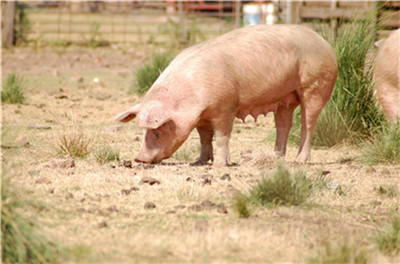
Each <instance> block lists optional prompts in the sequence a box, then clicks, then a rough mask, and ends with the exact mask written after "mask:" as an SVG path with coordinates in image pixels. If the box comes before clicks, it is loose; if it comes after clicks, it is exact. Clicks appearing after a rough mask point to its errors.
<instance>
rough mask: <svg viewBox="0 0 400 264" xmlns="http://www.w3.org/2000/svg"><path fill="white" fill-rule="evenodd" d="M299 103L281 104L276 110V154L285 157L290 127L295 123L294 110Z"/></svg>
mask: <svg viewBox="0 0 400 264" xmlns="http://www.w3.org/2000/svg"><path fill="white" fill-rule="evenodd" d="M298 105H299V103H296V104H291V105H288V106H286V105H280V106H279V107H278V109H277V111H276V112H275V126H276V141H275V154H276V156H277V157H284V156H285V154H286V145H287V140H288V137H289V132H290V129H291V128H292V124H293V112H294V110H295V109H296V107H297V106H298Z"/></svg>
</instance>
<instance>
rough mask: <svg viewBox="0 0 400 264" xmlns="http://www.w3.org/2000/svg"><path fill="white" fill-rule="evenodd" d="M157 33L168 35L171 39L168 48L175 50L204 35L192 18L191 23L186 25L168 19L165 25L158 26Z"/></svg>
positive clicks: (192, 42) (191, 43)
mask: <svg viewBox="0 0 400 264" xmlns="http://www.w3.org/2000/svg"><path fill="white" fill-rule="evenodd" d="M159 33H160V34H167V35H170V39H171V40H172V42H171V43H170V46H171V47H170V48H171V49H177V50H181V49H183V48H186V47H188V46H192V45H194V44H196V43H198V42H200V41H204V40H205V36H204V34H203V33H202V32H201V31H200V29H199V27H198V26H197V22H196V20H193V21H192V23H191V24H190V25H189V26H187V25H184V24H183V23H177V22H174V21H173V20H171V19H169V20H168V23H167V24H166V25H164V26H162V27H160V29H159Z"/></svg>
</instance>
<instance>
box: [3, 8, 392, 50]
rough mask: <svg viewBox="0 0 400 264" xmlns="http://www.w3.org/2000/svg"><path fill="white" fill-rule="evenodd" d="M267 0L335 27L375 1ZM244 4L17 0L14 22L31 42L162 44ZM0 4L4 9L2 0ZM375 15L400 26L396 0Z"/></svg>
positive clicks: (232, 17) (224, 23) (230, 24)
mask: <svg viewBox="0 0 400 264" xmlns="http://www.w3.org/2000/svg"><path fill="white" fill-rule="evenodd" d="M258 2H260V1H258ZM267 3H270V4H273V6H274V15H275V16H276V19H275V21H277V22H278V23H309V22H315V21H319V23H325V24H327V25H329V27H331V28H332V31H333V32H336V30H337V27H338V26H340V24H341V22H343V21H346V20H349V19H351V18H353V17H354V16H355V15H357V16H361V17H362V16H365V15H367V14H368V13H370V12H371V11H372V10H373V9H374V8H375V7H376V5H377V4H378V2H376V1H354V2H352V1H338V0H331V1H297V2H294V1H283V0H273V1H264V4H267ZM244 4H245V3H244V2H241V1H195V2H193V1H192V2H188V1H163V2H161V1H121V2H118V1H113V2H112V1H107V2H105V1H88V2H79V1H36V2H34V1H19V2H18V6H17V9H20V10H21V9H22V10H24V11H25V12H24V13H25V15H26V17H27V18H28V21H29V26H27V25H25V28H23V26H24V25H21V23H22V21H21V17H19V18H18V17H17V21H16V23H17V25H16V27H17V28H22V29H23V30H25V34H26V40H27V41H32V42H35V43H65V42H68V43H69V42H87V41H94V42H99V43H114V42H128V43H132V44H154V45H162V44H165V43H166V42H168V41H169V40H171V39H176V38H187V37H193V36H192V35H193V34H195V35H196V37H197V38H199V39H200V40H201V39H207V38H211V37H214V36H217V35H220V34H222V33H225V32H227V31H229V30H232V29H233V28H235V27H238V26H240V23H239V22H240V21H242V20H243V17H244V15H246V14H243V9H242V6H243V5H244ZM253 4H254V3H253ZM1 5H2V13H3V9H4V8H3V6H4V5H5V4H4V1H2V2H1ZM3 17H4V15H3ZM261 17H263V16H262V14H261ZM264 18H265V17H263V19H264ZM377 19H379V20H380V22H381V26H383V28H384V29H385V30H392V29H395V28H399V27H400V2H396V1H386V2H385V3H384V4H383V9H382V12H381V13H380V14H378V17H377ZM264 22H265V21H264ZM2 28H3V21H2ZM191 34H192V35H191Z"/></svg>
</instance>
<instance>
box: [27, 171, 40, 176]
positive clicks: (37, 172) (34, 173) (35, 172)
mask: <svg viewBox="0 0 400 264" xmlns="http://www.w3.org/2000/svg"><path fill="white" fill-rule="evenodd" d="M39 173H40V170H30V171H28V174H29V175H30V176H36V175H39Z"/></svg>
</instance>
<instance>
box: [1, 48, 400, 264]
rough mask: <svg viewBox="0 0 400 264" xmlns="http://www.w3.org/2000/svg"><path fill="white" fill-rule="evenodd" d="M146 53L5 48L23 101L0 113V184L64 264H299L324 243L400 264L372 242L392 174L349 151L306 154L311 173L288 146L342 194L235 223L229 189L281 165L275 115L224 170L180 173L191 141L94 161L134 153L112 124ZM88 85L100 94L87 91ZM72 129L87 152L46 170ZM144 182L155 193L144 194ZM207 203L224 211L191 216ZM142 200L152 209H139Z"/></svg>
mask: <svg viewBox="0 0 400 264" xmlns="http://www.w3.org/2000/svg"><path fill="white" fill-rule="evenodd" d="M143 54H144V55H145V54H146V53H145V52H143V50H136V49H134V48H127V47H118V46H114V47H113V48H108V49H78V48H67V49H55V48H51V49H50V48H48V49H41V50H37V51H34V50H31V49H13V50H3V55H2V70H3V76H2V78H3V80H4V77H5V76H7V74H8V73H10V72H13V71H15V72H17V73H20V74H21V76H23V77H24V79H25V87H26V91H25V95H26V98H27V102H26V103H25V104H23V105H19V106H18V105H2V154H1V155H2V165H3V173H2V177H3V178H10V179H11V182H12V183H13V184H14V186H16V187H17V188H18V189H19V190H22V191H23V192H21V195H22V197H23V199H26V200H34V201H36V202H37V203H39V204H40V205H41V206H38V207H32V206H27V207H26V208H24V210H23V213H24V214H26V215H29V216H30V217H31V218H32V219H34V220H35V221H36V222H37V223H39V226H40V228H42V229H43V230H44V231H45V232H46V234H47V235H48V236H50V237H52V238H54V239H56V240H57V241H59V242H60V243H61V244H62V245H63V246H64V247H66V248H68V249H70V250H72V257H70V258H69V259H66V260H64V261H65V262H73V263H75V262H78V263H79V262H96V263H98V262H102V263H110V262H114V263H132V262H171V263H176V262H188V263H226V262H238V263H260V262H263V263H276V262H280V263H281V262H290V263H291V262H296V263H297V262H300V263H303V262H308V261H309V259H310V258H313V257H317V256H318V255H319V254H322V252H323V251H324V248H325V247H324V245H325V244H326V243H330V244H331V245H332V246H333V247H338V246H341V245H343V244H345V243H348V244H349V245H350V246H351V247H354V248H355V249H356V250H365V251H366V252H367V256H368V259H369V261H370V262H372V263H387V262H393V263H395V262H400V257H399V256H397V257H396V256H394V257H388V256H385V255H383V254H382V253H380V252H379V251H378V250H377V246H376V243H375V242H374V237H375V236H376V232H377V230H382V228H383V227H384V225H385V224H386V223H387V222H388V221H389V220H390V218H391V216H392V215H393V214H394V213H396V212H397V211H398V210H399V208H400V203H399V198H398V197H395V198H386V197H382V196H379V195H378V193H377V192H376V191H375V190H374V187H378V186H380V185H382V184H394V185H397V186H400V177H399V176H400V167H399V166H367V165H363V164H360V163H358V162H357V161H356V160H355V159H356V158H357V157H358V156H359V149H356V148H353V147H349V146H342V147H338V148H335V149H317V150H316V149H314V150H313V152H312V160H311V163H309V164H306V165H298V164H293V163H292V161H293V160H294V159H295V156H296V153H297V147H296V146H295V145H290V146H289V149H288V154H287V157H286V161H284V164H285V166H286V167H288V168H289V169H290V170H291V171H295V170H298V169H301V170H303V171H305V172H306V173H307V175H308V176H309V177H311V178H315V177H317V175H318V174H320V173H321V172H322V171H325V173H327V174H328V175H327V176H328V177H329V182H330V183H332V185H331V186H341V189H340V190H335V188H324V189H323V190H322V191H320V192H317V193H315V194H313V195H312V196H311V198H309V199H308V201H307V203H306V204H305V205H301V206H297V207H293V206H291V207H275V208H253V214H252V215H251V216H250V217H249V218H247V219H243V218H240V217H238V215H237V214H236V212H235V211H234V209H233V207H232V195H233V193H234V190H235V189H237V190H240V191H243V192H247V191H248V190H249V188H250V187H251V186H252V185H253V184H254V183H256V182H257V180H259V179H260V178H261V175H263V174H269V173H271V172H272V171H274V170H275V169H276V166H277V164H278V162H277V161H276V160H275V159H274V158H273V157H272V156H271V154H270V153H272V150H273V145H274V125H273V117H272V115H269V116H267V117H266V118H261V119H260V120H259V121H258V123H254V122H253V120H251V119H250V118H249V119H248V120H247V122H246V123H244V124H243V123H241V122H236V124H235V128H234V132H233V134H232V138H231V145H230V147H231V161H232V162H234V163H235V165H234V166H231V167H223V168H214V167H212V166H200V167H192V166H189V165H188V162H190V161H193V160H194V159H195V158H196V156H197V155H198V154H199V152H198V150H199V139H198V135H197V134H195V133H193V134H192V136H191V137H190V138H189V139H188V141H187V142H186V143H185V144H184V145H183V146H182V147H181V148H180V150H178V152H177V154H175V155H174V157H173V158H171V159H168V160H166V161H165V162H164V163H162V164H159V165H156V166H141V165H138V164H135V163H134V164H133V167H132V168H127V167H125V166H119V165H118V164H117V163H107V164H105V165H100V164H99V163H98V162H97V161H96V159H95V155H94V154H95V153H96V151H98V150H99V149H101V148H102V147H103V146H105V145H109V146H111V147H112V148H114V149H118V150H120V155H121V160H133V157H134V156H135V154H136V153H137V152H138V150H139V147H140V143H141V139H142V131H140V130H139V129H138V128H136V126H135V123H134V122H131V123H128V124H125V125H119V124H113V123H112V122H111V121H110V120H111V118H112V117H113V116H114V115H115V114H117V113H119V112H120V111H122V110H124V109H125V108H128V107H130V106H131V105H132V104H134V103H135V102H136V101H138V98H137V97H135V96H134V95H129V94H128V90H129V87H130V85H131V83H132V80H133V74H132V72H133V71H134V70H135V69H136V68H137V67H138V66H139V65H140V64H141V63H142V61H143V58H142V57H143ZM148 55H149V54H148ZM79 77H82V79H81V80H79ZM95 77H98V78H99V79H100V81H101V82H102V84H101V85H97V84H92V80H93V78H95ZM30 126H40V127H50V129H40V128H39V129H32V127H30ZM78 127H81V128H82V129H83V131H84V133H86V134H87V135H89V136H90V137H91V138H92V139H93V140H94V141H93V144H92V151H91V153H90V154H89V156H88V157H87V158H83V159H75V164H76V166H75V167H74V168H60V167H54V166H53V164H52V163H53V161H54V159H56V158H58V155H57V153H56V151H55V150H54V148H56V147H57V141H58V139H59V138H60V136H61V135H62V134H64V133H65V131H68V130H70V129H72V130H74V129H77V128H78ZM257 161H262V162H259V163H257ZM225 174H229V176H230V179H223V178H222V176H223V175H225ZM143 177H153V178H155V179H157V180H158V181H159V184H157V183H156V184H154V185H149V184H142V183H141V180H142V179H143ZM133 187H136V189H135V188H133ZM129 190H130V191H129ZM204 201H210V202H212V203H215V204H221V203H222V204H223V205H224V206H225V207H226V211H225V210H224V208H223V206H220V207H218V208H217V207H215V206H214V207H211V208H209V207H207V205H205V206H203V207H202V206H195V205H199V204H201V203H202V202H204ZM146 202H152V203H154V204H155V206H156V207H155V208H154V209H145V208H144V205H145V203H146Z"/></svg>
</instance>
